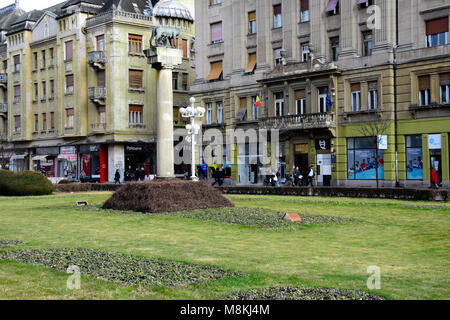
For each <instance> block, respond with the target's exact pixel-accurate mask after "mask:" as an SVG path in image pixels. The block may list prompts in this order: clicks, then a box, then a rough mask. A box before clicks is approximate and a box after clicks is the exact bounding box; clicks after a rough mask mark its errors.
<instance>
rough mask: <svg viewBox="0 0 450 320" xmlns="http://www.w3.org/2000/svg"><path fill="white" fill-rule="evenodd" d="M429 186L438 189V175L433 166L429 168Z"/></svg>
mask: <svg viewBox="0 0 450 320" xmlns="http://www.w3.org/2000/svg"><path fill="white" fill-rule="evenodd" d="M430 177H431V186H430V188H433V189H439V176H438V174H437V172H436V170H435V169H434V168H431V174H430Z"/></svg>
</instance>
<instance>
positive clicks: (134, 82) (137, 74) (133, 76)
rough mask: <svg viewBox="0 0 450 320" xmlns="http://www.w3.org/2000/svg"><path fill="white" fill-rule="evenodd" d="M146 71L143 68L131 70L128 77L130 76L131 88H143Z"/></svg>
mask: <svg viewBox="0 0 450 320" xmlns="http://www.w3.org/2000/svg"><path fill="white" fill-rule="evenodd" d="M143 75H144V71H142V70H129V71H128V78H129V86H130V88H137V89H142V88H143V85H142V79H143Z"/></svg>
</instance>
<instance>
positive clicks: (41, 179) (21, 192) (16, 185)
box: [0, 170, 53, 196]
mask: <svg viewBox="0 0 450 320" xmlns="http://www.w3.org/2000/svg"><path fill="white" fill-rule="evenodd" d="M52 192H53V185H52V183H51V182H50V180H48V179H47V178H46V177H45V176H43V175H42V174H40V173H37V172H33V171H23V172H19V173H14V172H12V171H7V170H1V171H0V195H3V196H40V195H48V194H51V193H52Z"/></svg>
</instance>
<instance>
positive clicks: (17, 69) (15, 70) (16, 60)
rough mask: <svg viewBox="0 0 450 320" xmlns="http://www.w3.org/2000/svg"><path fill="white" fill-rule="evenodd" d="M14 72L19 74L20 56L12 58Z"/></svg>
mask: <svg viewBox="0 0 450 320" xmlns="http://www.w3.org/2000/svg"><path fill="white" fill-rule="evenodd" d="M14 72H20V55H15V56H14Z"/></svg>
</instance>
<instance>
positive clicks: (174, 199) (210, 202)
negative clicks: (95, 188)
mask: <svg viewBox="0 0 450 320" xmlns="http://www.w3.org/2000/svg"><path fill="white" fill-rule="evenodd" d="M233 206H234V204H233V203H232V202H231V201H230V200H228V199H227V198H225V197H224V196H223V195H222V193H221V192H220V191H219V190H217V189H215V188H213V187H212V186H210V185H209V184H207V183H205V182H202V181H198V182H195V181H184V180H154V181H149V182H137V183H127V184H125V185H124V186H123V187H121V188H120V189H119V190H117V191H116V192H115V193H114V194H113V195H112V197H111V198H109V199H108V200H107V201H106V202H105V203H104V204H103V209H113V210H122V211H136V212H150V213H162V212H174V211H184V210H192V209H207V208H222V207H233Z"/></svg>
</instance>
